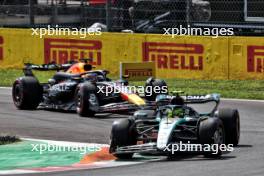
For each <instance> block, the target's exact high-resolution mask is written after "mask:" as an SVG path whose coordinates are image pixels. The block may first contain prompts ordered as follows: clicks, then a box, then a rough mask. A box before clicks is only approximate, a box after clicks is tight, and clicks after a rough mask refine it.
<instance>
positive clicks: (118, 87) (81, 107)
mask: <svg viewBox="0 0 264 176" xmlns="http://www.w3.org/2000/svg"><path fill="white" fill-rule="evenodd" d="M32 70H41V71H48V70H57V72H56V73H55V74H54V76H53V77H52V78H51V79H49V80H48V82H47V83H40V82H39V81H38V79H37V78H36V77H35V76H34V74H33V72H32ZM108 73H109V72H108V71H107V70H93V66H92V65H91V64H89V60H87V59H82V60H81V61H80V62H71V63H68V64H60V65H57V64H55V63H51V64H44V65H33V64H25V68H24V76H23V77H20V78H18V79H16V80H15V82H14V84H13V90H12V96H13V102H14V104H15V106H16V107H17V108H18V109H22V110H23V109H37V108H44V109H54V110H69V111H77V113H78V114H79V115H80V116H85V117H91V116H94V115H95V114H96V113H99V112H115V113H118V112H124V111H125V112H127V111H135V110H138V109H142V108H143V109H148V108H155V103H154V101H153V100H155V98H156V95H157V93H145V96H144V98H142V96H139V94H138V93H137V92H135V91H131V90H130V89H129V86H128V82H127V81H126V80H125V79H122V80H116V81H113V80H111V79H110V78H108V77H107V74H108ZM145 86H147V87H151V88H152V87H162V88H163V89H162V90H165V91H163V92H160V93H166V91H167V85H166V83H165V82H164V81H163V80H160V79H154V78H149V79H148V80H147V81H146V85H145ZM109 90H111V91H112V92H109Z"/></svg>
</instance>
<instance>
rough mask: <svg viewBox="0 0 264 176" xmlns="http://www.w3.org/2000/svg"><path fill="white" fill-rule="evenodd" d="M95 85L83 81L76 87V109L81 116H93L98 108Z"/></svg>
mask: <svg viewBox="0 0 264 176" xmlns="http://www.w3.org/2000/svg"><path fill="white" fill-rule="evenodd" d="M96 93H97V92H96V86H95V85H94V84H92V83H84V84H83V85H81V86H80V87H79V88H77V90H76V93H75V101H76V111H77V113H78V114H79V116H81V117H94V115H95V113H96V109H98V108H99V102H98V97H97V94H96Z"/></svg>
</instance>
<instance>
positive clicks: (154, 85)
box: [145, 77, 168, 101]
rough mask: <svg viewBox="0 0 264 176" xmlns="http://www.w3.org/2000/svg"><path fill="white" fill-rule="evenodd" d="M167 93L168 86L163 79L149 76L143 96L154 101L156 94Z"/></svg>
mask: <svg viewBox="0 0 264 176" xmlns="http://www.w3.org/2000/svg"><path fill="white" fill-rule="evenodd" d="M160 94H168V86H167V84H166V82H165V81H164V80H161V79H154V78H152V77H151V78H149V79H147V81H146V83H145V98H146V100H148V101H155V99H156V97H157V95H160Z"/></svg>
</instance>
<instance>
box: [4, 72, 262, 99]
mask: <svg viewBox="0 0 264 176" xmlns="http://www.w3.org/2000/svg"><path fill="white" fill-rule="evenodd" d="M34 73H35V75H36V76H37V77H38V79H39V80H40V82H47V80H48V79H49V78H50V77H52V75H53V74H54V72H40V71H38V72H34ZM22 75H23V73H22V71H21V70H15V69H7V70H3V69H0V77H1V80H0V86H11V85H12V83H13V82H14V80H15V79H16V78H17V77H19V76H22ZM166 82H167V84H168V86H169V89H170V91H173V90H183V91H184V92H185V93H187V94H196V95H198V94H199V95H200V94H208V93H219V94H221V97H225V98H242V99H262V100H264V80H190V79H189V80H188V79H166ZM134 84H135V85H144V82H143V81H141V82H134Z"/></svg>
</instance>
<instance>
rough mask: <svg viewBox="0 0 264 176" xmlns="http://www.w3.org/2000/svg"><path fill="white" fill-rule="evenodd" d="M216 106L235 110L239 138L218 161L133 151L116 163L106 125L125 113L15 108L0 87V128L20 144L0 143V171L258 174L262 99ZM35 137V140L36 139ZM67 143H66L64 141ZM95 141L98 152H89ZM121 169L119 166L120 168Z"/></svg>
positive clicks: (263, 142) (263, 139)
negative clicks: (82, 114)
mask: <svg viewBox="0 0 264 176" xmlns="http://www.w3.org/2000/svg"><path fill="white" fill-rule="evenodd" d="M220 107H228V108H236V109H238V110H239V112H240V118H241V140H240V144H239V146H238V147H236V148H235V149H234V151H233V152H230V153H227V154H224V155H223V156H222V157H221V158H218V159H206V158H204V157H203V156H200V155H197V156H194V155H180V156H177V157H175V158H173V159H167V158H165V157H157V156H155V157H149V156H144V157H143V156H140V155H137V156H136V157H135V159H133V160H130V161H118V160H116V159H115V158H114V157H113V156H111V155H110V154H108V143H109V134H110V129H111V124H112V123H113V121H114V120H117V119H120V118H126V116H121V115H114V114H100V115H97V116H96V117H95V118H80V117H79V116H78V115H77V114H75V113H62V112H53V111H44V110H36V111H20V110H17V109H16V108H15V106H14V105H13V102H12V97H11V89H9V88H0V129H1V133H3V134H10V135H17V136H19V137H21V138H22V141H21V142H18V143H15V144H8V145H3V146H0V155H3V156H4V157H0V158H1V159H0V174H11V175H12V174H15V173H16V174H17V173H20V174H24V175H39V174H41V173H43V172H45V174H46V175H78V176H82V175H83V176H87V175H89V176H90V175H95V176H97V175H98V176H101V175H108V176H117V175H127V176H130V175H131V176H134V175H144V176H150V175H151V176H153V175H179V176H180V175H186V176H189V175H190V176H191V175H194V174H195V175H203V176H211V175H223V176H224V175H225V176H226V175H228V176H237V174H238V173H239V175H240V176H243V175H263V173H264V167H263V166H264V164H263V163H264V157H263V156H264V151H263V148H264V128H263V127H264V115H263V114H264V108H263V107H264V102H263V101H248V100H229V99H224V100H222V102H221V104H220ZM39 139H41V140H39ZM65 141H67V142H65ZM40 144H42V145H44V144H50V145H51V144H54V145H56V146H72V147H74V146H76V145H78V146H83V147H86V148H88V149H87V150H86V153H85V154H84V153H83V154H80V153H81V152H82V151H80V150H72V151H67V152H64V151H50V152H43V153H42V154H40V153H39V152H38V151H36V150H34V151H32V150H33V148H32V147H33V146H40ZM92 145H96V146H97V147H98V148H99V149H100V151H95V150H89V149H91V146H92ZM121 168H122V169H121Z"/></svg>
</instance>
